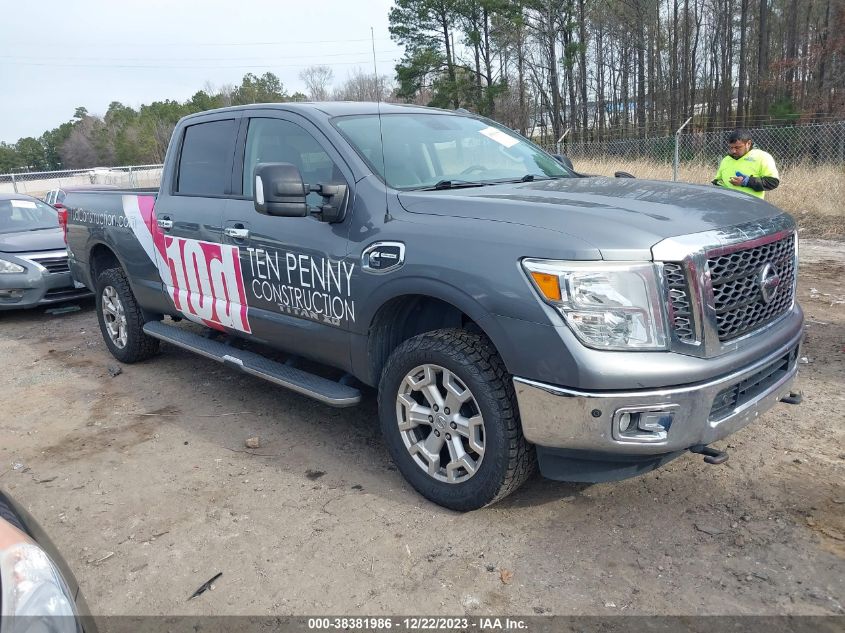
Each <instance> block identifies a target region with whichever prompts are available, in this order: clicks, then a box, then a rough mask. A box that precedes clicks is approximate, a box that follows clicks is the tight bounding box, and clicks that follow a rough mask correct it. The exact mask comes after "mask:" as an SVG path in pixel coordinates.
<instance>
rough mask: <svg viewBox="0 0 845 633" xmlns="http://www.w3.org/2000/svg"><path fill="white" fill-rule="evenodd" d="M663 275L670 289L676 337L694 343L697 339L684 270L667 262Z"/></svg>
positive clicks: (671, 313) (671, 317)
mask: <svg viewBox="0 0 845 633" xmlns="http://www.w3.org/2000/svg"><path fill="white" fill-rule="evenodd" d="M663 275H664V277H665V279H666V285H667V286H668V288H669V307H670V315H669V319H670V321H671V323H672V328H673V329H674V331H675V335H676V336H677V337H678V339H680V340H681V341H692V340H694V339H695V330H694V329H693V324H692V305H691V304H690V294H689V288H688V287H687V279H686V276H685V275H684V268H683V266H682V265H681V264H677V263H675V262H666V263H664V264H663Z"/></svg>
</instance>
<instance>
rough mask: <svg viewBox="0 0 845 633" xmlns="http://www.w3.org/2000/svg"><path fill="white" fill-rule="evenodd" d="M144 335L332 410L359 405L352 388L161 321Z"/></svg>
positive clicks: (148, 325) (151, 324) (147, 326)
mask: <svg viewBox="0 0 845 633" xmlns="http://www.w3.org/2000/svg"><path fill="white" fill-rule="evenodd" d="M144 332H145V333H146V334H147V335H149V336H152V337H153V338H157V339H160V340H162V341H165V342H166V343H170V344H171V345H175V346H176V347H181V348H183V349H186V350H189V351H191V352H194V353H196V354H199V355H200V356H205V357H206V358H210V359H212V360H216V361H217V362H218V363H223V364H224V365H227V366H229V367H234V368H235V369H239V370H241V371H242V372H245V373H247V374H252V375H253V376H258V377H259V378H263V379H264V380H269V381H270V382H272V383H275V384H277V385H281V386H282V387H286V388H287V389H290V390H291V391H295V392H297V393H300V394H302V395H304V396H308V397H309V398H314V400H319V401H320V402H323V403H325V404H328V405H330V406H332V407H351V406H354V405H356V404H358V403H359V402H361V392H360V391H359V390H358V389H356V388H355V387H350V386H348V385H344V384H341V383H339V382H336V381H334V380H329V379H327V378H322V377H321V376H317V375H315V374H309V373H308V372H305V371H302V370H301V369H296V368H295V367H291V366H290V365H285V364H284V363H277V362H276V361H274V360H270V359H269V358H265V357H264V356H261V355H260V354H256V353H255V352H249V351H246V350H242V349H238V348H236V347H232V346H231V345H226V344H225V343H221V342H219V341H215V340H213V339H209V338H206V337H204V336H200V335H199V334H195V333H194V332H190V331H188V330H183V329H182V328H179V327H173V326H172V325H166V324H165V323H162V322H161V321H150V322H149V323H145V324H144Z"/></svg>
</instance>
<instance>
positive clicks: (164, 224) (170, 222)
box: [156, 219, 173, 231]
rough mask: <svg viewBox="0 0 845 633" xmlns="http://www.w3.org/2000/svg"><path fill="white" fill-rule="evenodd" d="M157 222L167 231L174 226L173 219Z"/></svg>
mask: <svg viewBox="0 0 845 633" xmlns="http://www.w3.org/2000/svg"><path fill="white" fill-rule="evenodd" d="M156 224H158V226H159V228H161V229H164V230H165V231H169V230H170V229H172V228H173V220H165V219H161V220H156Z"/></svg>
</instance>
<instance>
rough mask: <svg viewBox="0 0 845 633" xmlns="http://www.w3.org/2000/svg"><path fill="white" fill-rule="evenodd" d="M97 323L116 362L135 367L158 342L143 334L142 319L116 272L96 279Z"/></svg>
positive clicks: (111, 270)
mask: <svg viewBox="0 0 845 633" xmlns="http://www.w3.org/2000/svg"><path fill="white" fill-rule="evenodd" d="M96 297H97V320H98V321H99V322H100V331H101V332H102V334H103V340H104V341H105V342H106V347H108V348H109V351H110V352H111V353H112V356H114V357H115V358H116V359H117V360H119V361H121V362H123V363H135V362H137V361H140V360H145V359H147V358H150V357H151V356H154V355H155V354H156V353H157V352H158V348H159V341H158V339H154V338H152V337H151V336H147V335H146V334H145V333H144V329H143V328H144V317H143V315H142V313H141V309H140V308H139V307H138V302H137V301H136V300H135V295H134V294H132V289H131V288H130V287H129V281H127V279H126V275H125V273H124V272H123V270H121V269H120V268H108V269H106V270H104V271H103V272H102V273H100V276H99V277H98V278H97V294H96Z"/></svg>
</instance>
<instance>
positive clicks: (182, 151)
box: [152, 113, 249, 332]
mask: <svg viewBox="0 0 845 633" xmlns="http://www.w3.org/2000/svg"><path fill="white" fill-rule="evenodd" d="M239 118H240V116H239V115H238V116H233V115H232V114H231V113H229V114H228V115H224V114H221V115H217V116H214V117H210V118H203V119H201V122H198V123H196V124H193V125H188V126H187V127H185V128H184V131H183V133H182V137H181V139H175V141H177V142H179V143H180V146H179V149H178V155H177V158H176V165H175V168H174V169H171V170H170V174H169V176H168V177H167V178H166V179H165V181H163V182H162V188H161V191H160V193H159V196H158V199H157V200H156V203H155V208H154V213H155V218H154V220H153V227H152V230H153V237H154V242H155V246H156V257H157V258H158V268H159V272H160V274H161V277H162V280H163V282H164V286H165V288H164V289H165V292H166V293H167V294H168V295H169V296H170V298H171V300H172V301H173V303H174V305H175V306H176V309H177V310H179V311H180V312H181V313H182V314H183V315H185V316H186V317H187V318H189V319H191V320H194V321H197V322H199V323H204V324H205V325H208V326H209V327H213V328H216V329H220V330H225V329H226V328H231V329H234V330H239V331H242V332H248V331H249V326H248V320H247V318H246V306H245V301H243V297H242V293H241V294H238V289H239V288H240V290H243V279H242V277H241V276H240V271H239V267H238V264H239V253H238V250H237V248H232V247H224V246H223V245H222V244H221V236H222V228H223V227H222V222H223V215H224V209H225V208H226V205H227V204H228V203H229V199H230V197H231V196H232V164H233V157H234V151H235V144H236V140H237V133H238V125H239V122H240V121H239Z"/></svg>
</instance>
